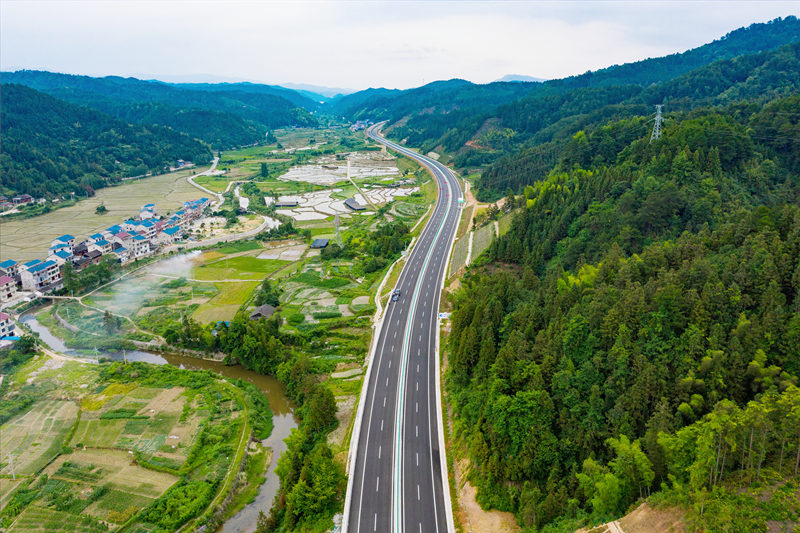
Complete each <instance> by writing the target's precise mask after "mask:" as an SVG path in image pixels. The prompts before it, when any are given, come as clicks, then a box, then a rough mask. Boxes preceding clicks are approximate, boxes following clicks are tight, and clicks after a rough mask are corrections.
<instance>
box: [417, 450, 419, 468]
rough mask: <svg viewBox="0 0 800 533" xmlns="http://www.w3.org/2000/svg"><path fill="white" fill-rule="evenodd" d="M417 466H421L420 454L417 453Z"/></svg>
mask: <svg viewBox="0 0 800 533" xmlns="http://www.w3.org/2000/svg"><path fill="white" fill-rule="evenodd" d="M417 466H419V452H417Z"/></svg>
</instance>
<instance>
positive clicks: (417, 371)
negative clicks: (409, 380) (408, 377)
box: [417, 363, 419, 372]
mask: <svg viewBox="0 0 800 533" xmlns="http://www.w3.org/2000/svg"><path fill="white" fill-rule="evenodd" d="M417 372H419V363H417Z"/></svg>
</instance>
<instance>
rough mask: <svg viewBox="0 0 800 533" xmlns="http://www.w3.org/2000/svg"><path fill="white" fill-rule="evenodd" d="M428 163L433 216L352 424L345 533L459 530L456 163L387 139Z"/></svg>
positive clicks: (401, 283)
mask: <svg viewBox="0 0 800 533" xmlns="http://www.w3.org/2000/svg"><path fill="white" fill-rule="evenodd" d="M379 128H380V125H377V126H373V127H371V128H370V129H369V130H367V135H369V136H370V137H371V138H372V139H374V140H376V141H378V142H381V143H383V144H386V145H387V146H389V147H391V148H392V149H394V150H396V151H398V152H401V153H403V154H404V155H406V156H408V157H411V158H413V159H415V160H417V161H418V162H420V163H421V164H423V165H425V166H426V167H428V168H429V169H430V170H431V172H432V174H433V176H434V178H435V179H436V182H437V183H438V185H439V195H438V200H437V203H436V206H435V208H434V210H433V213H432V215H431V218H430V219H429V221H428V223H427V224H426V226H425V229H424V230H423V231H422V233H421V234H420V238H419V240H418V241H417V243H416V245H415V246H414V248H413V250H412V252H411V254H410V256H409V258H408V260H407V261H406V265H405V267H404V268H403V271H402V273H401V274H400V277H399V279H398V282H397V285H396V288H397V289H399V290H400V298H399V299H398V301H396V302H393V301H390V302H389V306H388V309H387V310H386V313H385V315H384V319H383V322H382V324H381V325H380V326H379V329H378V331H377V334H378V336H377V344H376V346H375V351H374V354H373V358H372V361H371V364H370V368H369V371H368V373H367V377H366V380H367V381H366V385H365V389H364V390H363V391H362V396H361V402H360V405H359V414H358V415H357V418H356V424H355V427H354V429H353V442H352V444H351V446H352V447H353V448H352V449H351V455H350V477H349V479H348V493H347V500H346V503H345V518H344V522H343V524H342V525H343V529H344V531H345V533H373V532H380V533H401V532H408V533H437V532H438V533H446V532H449V531H452V530H453V525H452V524H453V522H452V510H451V508H450V487H449V484H448V481H447V470H446V462H445V452H444V449H443V447H444V441H443V433H442V426H441V424H442V421H441V403H440V396H439V380H438V370H439V361H438V354H437V349H438V341H437V331H438V313H439V296H440V293H441V288H442V283H443V278H444V276H445V272H446V268H447V263H448V258H449V256H450V251H451V248H452V243H453V239H454V237H455V233H456V229H457V227H458V222H459V218H460V214H461V213H460V206H459V202H458V200H459V198H460V197H461V188H460V186H459V183H458V181H457V180H456V178H455V176H453V174H452V173H451V172H450V170H449V169H448V168H447V167H445V166H444V165H442V164H441V163H438V162H437V161H434V160H432V159H430V158H427V157H425V156H422V155H420V154H418V153H416V152H413V151H411V150H409V149H407V148H404V147H402V146H399V145H397V144H395V143H393V142H391V141H388V140H386V139H384V138H383V137H381V136H380V135H379V134H378V130H379Z"/></svg>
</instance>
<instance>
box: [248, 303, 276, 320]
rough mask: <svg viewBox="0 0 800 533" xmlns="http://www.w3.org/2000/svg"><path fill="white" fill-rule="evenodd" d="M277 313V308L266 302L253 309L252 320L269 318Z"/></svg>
mask: <svg viewBox="0 0 800 533" xmlns="http://www.w3.org/2000/svg"><path fill="white" fill-rule="evenodd" d="M274 313H275V308H274V307H272V306H271V305H269V304H264V305H260V306H258V307H256V308H255V309H253V312H252V313H250V320H258V319H260V318H269V317H271V316H272V315H273V314H274Z"/></svg>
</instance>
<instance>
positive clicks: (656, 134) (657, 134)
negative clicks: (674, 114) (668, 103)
mask: <svg viewBox="0 0 800 533" xmlns="http://www.w3.org/2000/svg"><path fill="white" fill-rule="evenodd" d="M662 107H664V106H662V105H661V104H658V105H656V123H655V124H653V133H651V134H650V144H653V141H657V140H658V139H660V138H661V122H662V121H663V120H664V119H663V118H662V117H661V108H662Z"/></svg>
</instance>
